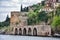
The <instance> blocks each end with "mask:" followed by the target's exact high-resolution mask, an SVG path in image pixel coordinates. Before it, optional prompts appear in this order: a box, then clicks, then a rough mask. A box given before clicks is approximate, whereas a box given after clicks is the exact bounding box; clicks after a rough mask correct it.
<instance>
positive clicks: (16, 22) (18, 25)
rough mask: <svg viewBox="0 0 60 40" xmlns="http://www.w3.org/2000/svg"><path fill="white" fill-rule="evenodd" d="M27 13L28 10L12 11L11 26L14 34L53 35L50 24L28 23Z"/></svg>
mask: <svg viewBox="0 0 60 40" xmlns="http://www.w3.org/2000/svg"><path fill="white" fill-rule="evenodd" d="M27 13H28V12H11V19H10V26H11V27H12V28H13V29H12V34H19V35H35V36H36V35H38V36H39V35H42V36H49V35H51V27H50V25H45V23H42V24H41V25H34V26H33V25H30V26H29V25H27V19H28V17H27Z"/></svg>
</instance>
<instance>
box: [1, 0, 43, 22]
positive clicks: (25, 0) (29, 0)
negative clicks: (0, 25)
mask: <svg viewBox="0 0 60 40" xmlns="http://www.w3.org/2000/svg"><path fill="white" fill-rule="evenodd" d="M41 1H42V0H0V22H2V21H4V20H5V19H6V16H7V15H9V17H10V12H11V11H20V6H21V4H22V5H23V7H25V6H29V5H32V4H36V3H38V2H41Z"/></svg>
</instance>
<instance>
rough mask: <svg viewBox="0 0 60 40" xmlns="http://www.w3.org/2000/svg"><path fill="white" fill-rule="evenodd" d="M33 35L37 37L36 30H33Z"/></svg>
mask: <svg viewBox="0 0 60 40" xmlns="http://www.w3.org/2000/svg"><path fill="white" fill-rule="evenodd" d="M33 35H34V36H37V29H36V28H34V29H33Z"/></svg>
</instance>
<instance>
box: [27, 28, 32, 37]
mask: <svg viewBox="0 0 60 40" xmlns="http://www.w3.org/2000/svg"><path fill="white" fill-rule="evenodd" d="M28 35H29V36H30V35H31V28H29V29H28Z"/></svg>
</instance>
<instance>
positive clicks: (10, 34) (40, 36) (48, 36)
mask: <svg viewBox="0 0 60 40" xmlns="http://www.w3.org/2000/svg"><path fill="white" fill-rule="evenodd" d="M0 35H11V36H30V37H53V38H60V36H41V35H37V36H34V35H15V34H0Z"/></svg>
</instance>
